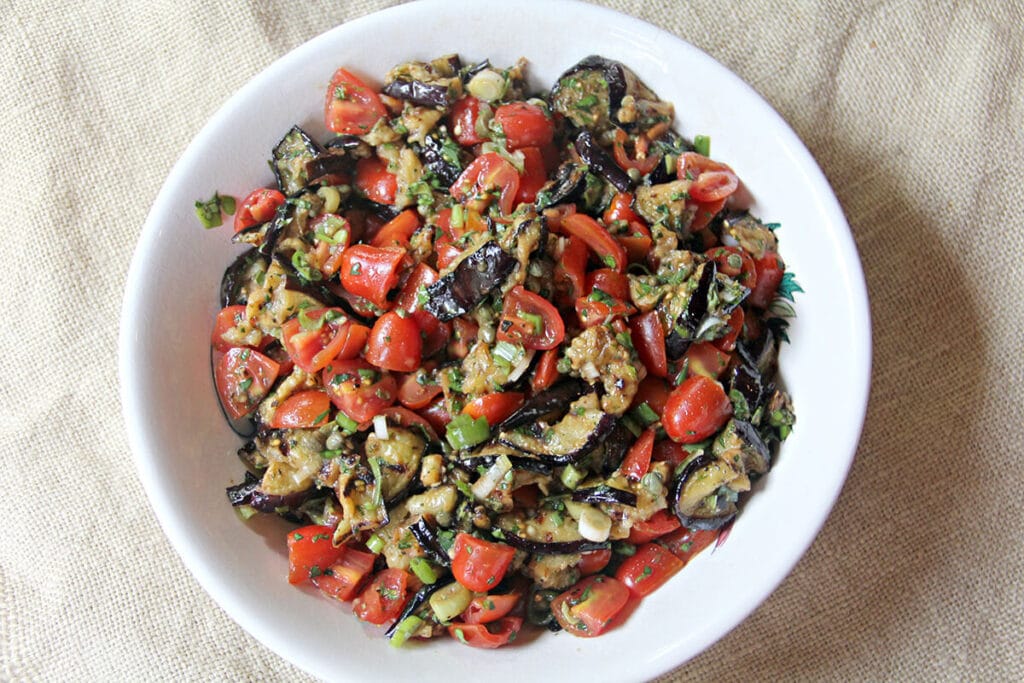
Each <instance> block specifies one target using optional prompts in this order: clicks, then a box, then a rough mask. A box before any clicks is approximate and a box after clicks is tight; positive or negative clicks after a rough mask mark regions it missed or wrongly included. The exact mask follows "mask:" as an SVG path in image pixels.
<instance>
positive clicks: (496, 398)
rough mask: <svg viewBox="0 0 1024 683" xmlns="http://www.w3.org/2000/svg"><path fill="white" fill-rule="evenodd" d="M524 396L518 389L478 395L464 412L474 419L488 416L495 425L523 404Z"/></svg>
mask: <svg viewBox="0 0 1024 683" xmlns="http://www.w3.org/2000/svg"><path fill="white" fill-rule="evenodd" d="M523 400H524V396H523V394H520V393H519V392H516V391H502V392H496V393H493V394H484V395H483V396H478V397H477V398H474V399H473V400H472V401H470V402H469V403H467V404H466V406H465V407H464V408H463V409H462V412H463V413H465V414H466V415H469V416H470V417H471V418H473V419H474V420H476V419H478V418H481V417H483V418H486V419H487V424H489V425H491V426H494V425H496V424H498V423H499V422H501V421H503V420H504V419H505V418H507V417H508V416H509V415H511V414H512V413H514V412H516V410H518V409H519V406H521V405H523Z"/></svg>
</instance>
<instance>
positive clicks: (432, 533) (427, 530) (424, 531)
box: [409, 517, 452, 567]
mask: <svg viewBox="0 0 1024 683" xmlns="http://www.w3.org/2000/svg"><path fill="white" fill-rule="evenodd" d="M409 531H410V533H412V535H413V538H415V539H416V542H417V543H419V544H420V547H421V548H423V551H424V552H425V553H426V554H427V557H429V558H430V560H431V561H432V562H434V563H435V564H437V565H440V566H442V567H450V566H451V564H452V560H451V558H450V557H448V553H447V552H445V549H444V548H443V547H442V546H441V541H439V540H438V538H437V529H435V528H434V525H433V524H431V523H430V522H428V521H427V520H425V519H424V518H422V517H420V518H419V519H417V520H416V521H415V522H413V523H412V524H411V525H409Z"/></svg>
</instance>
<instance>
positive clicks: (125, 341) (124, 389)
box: [118, 0, 872, 679]
mask: <svg viewBox="0 0 1024 683" xmlns="http://www.w3.org/2000/svg"><path fill="white" fill-rule="evenodd" d="M518 4H519V6H521V8H522V11H524V12H527V11H530V8H531V7H532V8H534V9H536V10H540V9H541V8H543V9H544V10H545V11H551V9H552V7H553V6H559V7H563V8H565V9H567V10H571V11H577V12H588V13H594V14H595V15H596V16H600V17H603V18H604V19H605V20H607V21H609V22H616V23H618V24H620V25H625V26H626V28H627V29H628V30H632V31H641V32H643V33H645V34H648V35H654V36H658V37H659V39H660V40H664V41H667V42H674V43H675V44H677V45H678V46H680V49H682V50H685V51H688V52H690V53H691V55H695V56H696V57H698V58H700V59H702V60H705V61H707V62H708V63H709V64H711V65H714V66H715V67H717V69H718V70H719V72H718V73H716V74H715V76H716V77H720V78H722V79H725V80H728V81H729V86H730V87H731V88H735V89H736V90H738V91H741V92H743V93H744V94H745V95H746V96H747V97H750V98H751V99H752V100H755V101H757V102H759V103H760V104H761V105H762V106H763V110H764V111H763V114H764V115H765V116H766V117H767V118H768V119H770V125H771V126H772V128H773V130H774V131H775V132H776V133H777V134H779V135H781V136H782V137H783V138H784V140H783V141H782V143H783V144H784V145H785V146H786V148H787V149H788V150H789V151H790V153H791V154H792V155H793V156H794V157H795V161H796V162H797V163H798V165H799V166H800V167H801V168H802V170H804V171H805V172H806V173H807V174H808V181H809V182H810V183H812V184H813V185H814V186H815V187H817V188H818V189H819V192H818V193H817V196H816V197H815V200H816V201H818V202H819V203H820V204H821V210H822V211H823V212H824V213H826V214H828V216H829V218H830V219H831V221H833V223H834V224H835V226H836V230H835V231H834V234H833V235H832V237H833V239H834V240H836V242H837V246H838V248H839V250H840V251H841V253H842V255H843V261H844V262H843V264H842V265H843V267H844V268H845V275H846V277H847V279H848V281H849V289H850V294H851V300H850V302H849V315H850V316H851V318H852V319H853V321H854V322H855V323H856V325H857V328H858V329H859V330H861V334H860V338H859V339H857V340H855V345H856V346H857V347H858V350H859V352H860V353H859V356H858V357H856V358H851V359H849V362H850V363H852V364H855V365H856V366H859V371H858V373H857V377H859V378H860V382H859V383H858V384H857V385H856V386H854V387H852V392H851V394H850V395H849V396H848V399H849V401H848V406H847V411H848V415H849V419H850V423H851V425H852V426H855V429H853V430H852V432H851V433H852V434H853V438H852V440H851V443H850V444H849V445H848V449H847V450H848V453H846V452H844V453H842V456H843V457H842V459H841V464H842V467H841V468H837V469H836V470H835V472H834V476H833V477H832V478H831V479H830V481H829V482H828V484H829V487H830V488H829V489H828V490H826V491H825V492H824V496H825V497H826V498H827V500H828V505H827V506H826V507H825V508H824V509H823V512H822V514H821V519H820V521H818V522H817V524H816V527H815V529H814V531H813V533H811V534H808V535H807V537H806V538H805V539H802V542H801V543H800V544H799V545H800V549H799V552H795V553H793V554H792V555H791V557H789V558H788V561H787V562H784V563H782V565H780V567H779V571H777V572H776V573H775V574H774V575H772V576H771V577H770V578H769V579H768V580H766V581H764V582H763V590H761V591H759V593H758V596H757V598H756V600H755V601H754V602H753V604H750V605H749V608H748V609H745V610H738V611H736V612H735V613H733V614H732V615H730V616H729V617H728V618H725V619H724V620H723V621H722V623H721V624H716V628H712V629H708V633H705V634H703V635H704V637H703V638H698V639H697V642H696V643H690V644H689V645H688V646H687V647H686V648H685V650H687V652H686V653H684V652H682V650H683V649H684V647H683V646H682V644H680V643H676V644H675V645H674V646H672V647H669V648H666V649H665V650H664V652H663V653H662V654H661V655H659V656H658V657H656V658H653V659H649V660H645V662H644V663H643V664H641V663H640V662H637V665H636V667H634V668H633V669H632V672H633V674H634V675H635V676H636V677H637V678H644V679H650V678H653V677H656V676H658V675H661V674H663V673H665V672H667V671H669V670H671V669H672V668H675V667H676V666H679V665H680V664H682V663H684V662H685V661H687V660H688V659H690V658H692V657H694V656H696V655H697V654H699V653H700V652H702V651H704V650H705V649H707V648H708V647H710V646H711V645H712V644H713V643H714V642H716V641H717V640H719V639H720V638H722V637H723V636H724V635H725V634H727V633H729V632H730V631H731V630H733V629H734V628H735V627H736V626H737V625H738V624H739V623H740V622H741V621H743V620H744V619H746V618H747V617H748V616H749V615H750V614H751V613H753V611H754V610H756V609H757V608H758V606H759V605H760V604H761V603H763V602H764V600H765V599H766V598H767V597H768V596H769V595H771V593H772V592H774V591H775V589H776V588H777V587H778V585H779V584H780V583H781V582H782V581H783V580H784V579H785V578H786V576H788V575H789V574H790V572H791V571H792V570H793V567H794V566H795V565H796V563H797V562H798V561H799V560H800V559H801V558H802V557H803V556H804V554H805V553H806V551H807V549H808V547H809V546H810V544H811V543H812V542H813V541H814V539H815V538H817V536H818V533H819V532H820V529H821V527H822V525H823V524H824V522H825V520H826V519H828V516H829V514H830V512H831V510H832V507H833V506H834V504H835V501H836V499H837V498H838V496H839V493H840V491H841V490H842V486H843V484H844V482H845V480H846V477H847V474H848V472H849V468H850V466H851V464H852V461H853V457H854V455H855V453H856V449H857V446H858V443H859V440H860V434H861V432H862V429H863V423H864V419H865V416H866V411H867V404H868V396H869V392H870V381H871V363H872V342H871V319H870V309H869V302H868V294H867V287H866V283H865V279H864V274H863V269H862V267H861V263H860V259H859V255H858V252H857V249H856V245H855V242H854V239H853V235H852V232H851V230H850V227H849V224H848V223H847V221H846V218H845V216H844V214H843V211H842V208H841V206H840V205H839V202H838V200H837V199H836V197H835V195H834V192H833V191H832V189H831V187H830V185H829V183H828V181H827V179H826V178H825V175H824V173H823V172H822V171H821V169H820V167H819V166H818V164H817V162H816V161H815V159H814V157H813V156H812V155H811V153H810V151H809V150H808V149H807V147H806V146H805V145H804V143H803V142H802V140H800V138H799V137H798V136H797V135H796V133H795V132H794V131H793V130H792V128H791V127H790V126H789V125H788V123H786V121H785V120H784V119H783V118H782V116H781V115H779V114H778V112H776V111H775V109H774V108H773V107H772V106H771V105H770V104H769V103H768V102H767V101H766V100H765V99H764V98H763V97H762V96H761V95H760V94H759V93H757V91H755V90H754V89H753V88H752V87H751V86H750V85H749V84H747V83H746V82H745V81H743V80H742V79H741V78H740V77H739V76H737V75H736V74H734V73H733V72H732V71H731V70H729V69H728V68H727V67H725V66H724V65H722V64H720V63H719V62H718V61H717V60H715V59H714V58H713V57H711V56H710V55H708V54H707V53H705V52H703V51H702V50H700V49H699V48H696V47H695V46H693V45H691V44H690V43H688V42H686V41H685V40H683V39H682V38H680V37H678V36H676V35H675V34H672V33H670V32H668V31H666V30H665V29H662V28H660V27H657V26H654V25H652V24H650V23H648V22H645V21H643V20H641V19H638V18H635V17H632V16H629V15H626V14H622V13H620V12H618V11H615V10H612V9H609V8H605V7H599V6H596V5H590V4H588V3H586V2H582V1H580V0H554V1H552V0H523V1H522V2H520V3H518ZM476 6H477V3H475V2H474V0H456V1H454V2H453V1H451V0H420V1H419V2H415V3H411V4H406V5H399V6H395V7H390V8H386V9H383V10H379V11H377V12H373V13H371V14H367V15H364V16H361V17H358V18H356V19H353V20H350V21H348V22H344V23H342V24H340V25H338V26H335V27H333V28H331V29H329V30H327V31H325V32H323V33H321V34H319V35H317V36H315V37H313V38H311V39H309V40H307V41H306V42H304V43H302V44H301V45H299V46H297V47H296V48H294V49H292V50H291V51H289V52H288V53H286V54H284V55H283V56H281V57H279V58H278V59H276V60H275V61H273V62H272V63H271V64H270V65H269V66H267V67H265V68H264V69H262V70H261V71H260V72H259V73H257V74H256V75H255V76H253V77H252V78H250V79H249V80H248V81H247V82H246V83H245V85H243V86H242V87H241V88H239V89H238V90H237V91H236V92H234V93H233V94H232V95H231V96H230V97H229V98H228V99H227V100H226V101H225V102H224V103H223V104H222V105H221V106H220V107H219V108H218V110H217V111H216V113H215V114H214V115H213V116H212V117H211V118H210V119H209V120H208V121H207V122H206V123H205V124H204V125H203V127H202V128H201V129H200V131H199V132H198V133H197V134H196V136H195V137H194V138H193V139H192V141H191V142H190V143H189V145H188V147H187V148H186V149H185V151H184V152H183V153H182V155H181V156H180V157H179V159H178V160H177V161H176V162H175V164H174V166H173V167H172V169H171V171H170V173H169V174H168V176H167V178H166V179H165V180H164V182H163V184H162V186H161V188H160V191H159V192H158V194H157V196H156V198H155V200H154V202H153V205H152V207H151V209H150V211H149V213H148V214H147V217H146V219H145V222H144V224H143V227H142V230H141V233H140V235H139V239H138V243H137V245H136V247H135V250H134V253H133V256H132V259H131V264H130V267H129V270H128V274H127V277H126V281H125V293H124V297H123V300H122V306H121V324H120V330H119V336H118V375H119V380H120V382H119V383H120V400H121V406H122V414H123V417H124V421H125V425H126V431H127V437H128V443H129V447H130V449H131V452H132V455H133V459H134V462H135V467H136V471H137V472H138V476H139V479H140V481H141V482H142V485H143V488H144V490H145V492H146V495H147V498H148V499H149V503H150V505H151V507H152V509H153V512H154V513H155V515H156V517H157V520H158V521H159V523H160V525H161V527H162V529H163V531H164V534H165V535H166V536H167V538H168V539H169V540H170V542H171V545H172V547H173V548H174V549H175V551H176V552H177V554H178V555H179V557H180V558H181V559H182V561H183V563H184V564H185V566H186V568H187V569H188V570H189V572H190V573H191V574H192V575H193V576H194V577H195V578H196V580H197V581H198V582H199V584H200V585H201V586H202V588H203V590H204V591H205V592H206V593H207V594H208V595H210V596H211V597H213V598H214V600H215V601H216V602H217V604H218V605H220V607H221V608H222V609H223V610H224V611H225V612H227V614H228V615H229V616H230V617H231V618H232V619H233V620H234V621H235V622H236V623H238V624H239V625H241V626H242V627H243V628H244V629H245V630H246V631H247V632H248V633H249V634H251V635H252V636H253V637H255V638H256V639H257V640H259V641H260V642H261V643H263V644H265V645H266V646H268V647H269V648H270V649H272V650H273V651H274V652H276V653H277V654H279V655H281V656H282V657H283V658H285V659H286V660H288V661H290V662H291V663H293V664H294V665H296V666H297V667H299V668H301V669H303V670H304V671H306V672H308V673H310V674H312V675H315V676H322V675H324V673H325V672H324V671H323V670H321V669H319V668H317V667H315V666H312V665H311V662H309V661H307V660H303V659H301V658H300V657H299V655H300V654H301V652H300V651H299V650H297V649H296V648H295V647H294V646H293V644H292V643H291V641H292V640H293V638H294V636H288V635H286V634H283V633H281V632H280V631H279V630H278V629H275V628H273V627H272V626H271V625H270V624H268V623H266V620H265V619H264V617H262V616H261V615H260V613H259V612H258V611H257V610H255V609H253V607H252V606H251V605H246V604H244V603H242V602H240V601H236V600H231V599H229V598H228V596H227V594H226V588H227V585H226V584H227V582H226V580H225V578H224V577H222V576H220V575H219V573H218V572H217V571H216V569H215V568H214V567H213V566H212V564H210V563H209V562H208V561H207V560H206V559H205V558H204V557H203V556H202V555H200V554H198V553H196V552H194V550H193V548H192V545H191V543H190V540H189V537H188V536H187V534H186V533H185V529H184V519H183V513H182V512H181V511H180V510H179V509H178V508H177V507H176V506H175V501H174V499H173V498H172V497H171V496H170V492H169V490H167V489H166V488H164V487H163V486H161V482H160V480H159V477H158V474H157V471H156V469H155V465H154V458H155V457H156V454H157V453H158V449H157V447H156V444H155V443H154V437H153V435H152V434H151V433H150V432H149V430H148V429H147V424H146V422H145V420H144V417H143V415H142V413H141V412H140V410H139V409H138V408H137V407H136V405H137V403H136V400H135V399H136V397H138V396H142V395H144V393H145V392H144V390H143V384H142V380H141V374H140V371H139V368H140V367H142V366H143V365H144V363H141V362H142V361H143V360H144V359H143V358H142V356H141V355H140V354H141V352H140V351H139V350H138V349H137V346H136V345H134V344H133V341H134V338H135V337H134V335H135V330H136V329H137V328H138V326H139V325H140V324H142V323H143V322H144V321H145V319H146V314H145V312H144V309H143V307H144V306H145V304H146V301H145V300H143V298H142V296H141V294H140V292H141V290H142V287H141V284H142V282H143V280H144V278H145V277H146V272H145V264H146V263H147V262H148V261H150V260H151V258H152V255H153V252H154V250H155V249H156V248H157V244H158V238H159V233H158V228H157V224H158V223H159V222H160V217H161V216H162V215H164V214H165V213H166V212H167V211H168V209H169V208H170V202H171V196H172V194H173V188H174V187H175V186H177V185H179V184H180V183H181V182H182V180H183V178H184V176H185V175H186V173H187V172H188V169H189V168H190V167H191V166H192V165H193V164H194V163H195V162H196V161H197V159H198V158H199V156H200V154H201V150H202V149H203V148H204V147H205V146H206V145H207V144H208V143H209V142H210V141H211V138H212V137H213V135H214V133H215V131H216V130H218V129H219V128H221V127H222V126H223V125H224V121H226V120H229V119H230V118H231V116H230V115H231V113H232V112H233V111H234V110H235V108H236V106H235V105H236V103H238V102H241V101H243V100H245V99H246V98H247V96H248V95H249V93H250V92H253V91H259V90H261V89H262V88H263V87H264V83H267V82H273V81H275V80H276V79H279V78H281V77H282V76H283V75H284V74H285V73H286V72H287V71H288V69H290V68H291V66H292V65H293V64H299V63H301V62H303V61H304V60H306V59H307V55H312V54H314V53H316V52H317V51H318V49H319V47H320V45H321V44H325V43H330V42H331V41H333V40H336V37H337V36H339V35H343V34H345V33H348V32H350V31H352V32H359V31H363V30H369V29H371V28H372V27H373V26H374V25H378V24H383V23H386V22H388V21H393V20H398V19H400V18H401V17H403V16H404V15H407V14H415V13H416V12H423V11H445V12H451V11H453V9H457V8H459V7H466V8H469V7H476ZM335 673H337V672H335Z"/></svg>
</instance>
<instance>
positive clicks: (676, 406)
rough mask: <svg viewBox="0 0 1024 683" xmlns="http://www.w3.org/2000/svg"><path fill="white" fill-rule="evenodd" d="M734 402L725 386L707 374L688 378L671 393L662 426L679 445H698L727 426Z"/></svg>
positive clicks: (666, 404)
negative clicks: (730, 399) (731, 400)
mask: <svg viewBox="0 0 1024 683" xmlns="http://www.w3.org/2000/svg"><path fill="white" fill-rule="evenodd" d="M731 415H732V403H731V402H730V401H729V397H728V396H726V395H725V390H724V389H723V388H722V385H721V384H719V383H718V382H716V381H715V380H713V379H710V378H708V377H705V376H704V375H695V376H693V377H687V378H686V379H685V380H683V383H682V384H680V385H679V386H678V387H676V388H675V389H674V390H673V391H672V393H671V394H669V397H668V402H666V403H665V413H664V415H662V417H661V423H662V425H663V426H664V427H665V433H666V434H668V437H669V438H670V439H672V440H673V441H677V442H679V443H697V442H698V441H703V440H704V439H706V438H708V437H709V436H711V435H712V434H714V433H715V432H717V431H718V430H719V429H721V428H722V426H723V425H725V423H726V421H727V420H728V419H729V417H730V416H731Z"/></svg>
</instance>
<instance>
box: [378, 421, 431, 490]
mask: <svg viewBox="0 0 1024 683" xmlns="http://www.w3.org/2000/svg"><path fill="white" fill-rule="evenodd" d="M426 448H427V443H426V441H425V440H424V439H423V437H422V436H420V435H419V434H417V433H416V432H414V431H413V430H411V429H405V428H403V427H391V428H389V429H388V437H387V438H386V439H382V438H380V437H379V436H377V435H376V434H370V435H369V436H367V437H366V457H367V460H369V459H371V458H372V459H374V460H376V461H377V462H378V463H379V466H380V472H381V477H382V479H383V480H384V481H383V488H382V494H383V497H384V500H386V501H389V502H391V501H393V500H394V499H395V498H396V497H397V496H399V495H400V494H401V493H402V492H403V491H405V490H406V489H407V488H408V487H409V485H410V484H412V482H413V481H414V480H415V479H416V476H417V474H418V473H419V468H420V459H421V458H422V457H423V454H424V452H425V451H426Z"/></svg>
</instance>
